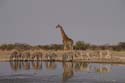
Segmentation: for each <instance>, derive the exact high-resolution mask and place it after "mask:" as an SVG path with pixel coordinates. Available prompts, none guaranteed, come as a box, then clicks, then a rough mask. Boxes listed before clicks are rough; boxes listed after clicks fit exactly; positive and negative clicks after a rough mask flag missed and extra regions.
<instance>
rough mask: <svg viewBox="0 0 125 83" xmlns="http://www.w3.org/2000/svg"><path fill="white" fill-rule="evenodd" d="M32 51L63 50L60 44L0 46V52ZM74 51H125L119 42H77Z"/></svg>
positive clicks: (122, 43) (123, 45)
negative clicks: (112, 43) (96, 43)
mask: <svg viewBox="0 0 125 83" xmlns="http://www.w3.org/2000/svg"><path fill="white" fill-rule="evenodd" d="M13 49H16V50H34V49H43V50H63V45H61V44H50V45H29V44H25V43H23V44H22V43H14V44H2V45H0V50H13ZM74 49H75V50H87V49H90V50H97V49H99V50H105V49H110V50H115V51H121V50H125V42H119V43H118V44H116V45H108V44H106V45H92V44H89V43H86V42H84V41H77V42H76V43H75V45H74Z"/></svg>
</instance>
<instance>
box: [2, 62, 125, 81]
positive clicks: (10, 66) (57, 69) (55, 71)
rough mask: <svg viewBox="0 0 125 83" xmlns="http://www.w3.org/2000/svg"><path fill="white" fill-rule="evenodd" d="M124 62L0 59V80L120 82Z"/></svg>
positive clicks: (124, 79)
mask: <svg viewBox="0 0 125 83" xmlns="http://www.w3.org/2000/svg"><path fill="white" fill-rule="evenodd" d="M124 82H125V65H124V64H104V63H101V64H99V63H83V62H38V61H36V62H19V61H18V62H1V63H0V83H124Z"/></svg>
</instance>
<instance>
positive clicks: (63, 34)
mask: <svg viewBox="0 0 125 83" xmlns="http://www.w3.org/2000/svg"><path fill="white" fill-rule="evenodd" d="M60 31H61V35H62V38H63V40H65V39H67V38H68V37H67V35H66V33H65V32H64V30H63V27H60Z"/></svg>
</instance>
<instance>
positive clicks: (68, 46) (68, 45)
mask: <svg viewBox="0 0 125 83" xmlns="http://www.w3.org/2000/svg"><path fill="white" fill-rule="evenodd" d="M56 28H60V31H61V35H62V42H63V45H64V50H73V40H72V39H71V38H69V37H68V36H67V35H66V33H65V32H64V30H63V27H62V26H61V25H59V24H58V25H57V26H56Z"/></svg>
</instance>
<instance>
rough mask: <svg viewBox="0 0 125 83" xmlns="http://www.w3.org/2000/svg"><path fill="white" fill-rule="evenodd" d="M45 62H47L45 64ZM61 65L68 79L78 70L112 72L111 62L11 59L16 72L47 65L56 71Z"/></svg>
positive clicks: (65, 79)
mask: <svg viewBox="0 0 125 83" xmlns="http://www.w3.org/2000/svg"><path fill="white" fill-rule="evenodd" d="M43 64H45V65H44V66H43ZM59 65H62V67H63V72H62V80H63V81H67V80H68V79H71V78H72V77H73V76H74V73H77V72H81V73H82V72H88V73H91V72H92V73H93V72H94V73H107V72H111V64H94V63H83V62H62V64H61V63H60V62H52V61H51V62H42V61H32V62H31V61H11V62H10V66H11V68H12V69H13V70H14V71H15V72H16V71H19V70H30V69H34V70H36V71H38V70H41V71H42V67H45V69H47V70H51V71H55V70H56V69H57V68H58V66H59Z"/></svg>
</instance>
